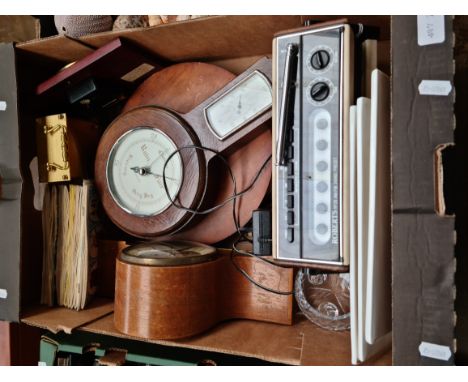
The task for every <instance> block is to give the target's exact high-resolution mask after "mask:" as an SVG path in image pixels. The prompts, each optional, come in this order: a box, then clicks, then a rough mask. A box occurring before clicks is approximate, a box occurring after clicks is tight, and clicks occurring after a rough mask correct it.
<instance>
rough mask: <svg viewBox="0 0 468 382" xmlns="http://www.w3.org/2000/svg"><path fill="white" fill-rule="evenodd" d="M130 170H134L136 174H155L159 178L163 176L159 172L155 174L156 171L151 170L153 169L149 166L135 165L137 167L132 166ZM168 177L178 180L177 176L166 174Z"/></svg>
mask: <svg viewBox="0 0 468 382" xmlns="http://www.w3.org/2000/svg"><path fill="white" fill-rule="evenodd" d="M130 170H132V171H133V172H135V173H136V174H138V175H142V176H145V175H153V176H155V177H157V178H162V177H163V176H162V175H159V174H155V173H154V172H151V169H150V168H149V167H138V166H135V167H130ZM165 178H166V179H169V180H173V181H177V179H175V178H171V177H170V176H167V175H166V176H165Z"/></svg>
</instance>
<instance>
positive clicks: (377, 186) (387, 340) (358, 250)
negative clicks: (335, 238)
mask: <svg viewBox="0 0 468 382" xmlns="http://www.w3.org/2000/svg"><path fill="white" fill-rule="evenodd" d="M370 82H371V96H370V98H366V97H361V98H358V100H357V103H356V106H352V107H351V110H350V116H351V123H350V142H349V144H350V148H351V150H350V158H349V160H350V166H351V173H350V179H353V180H354V182H355V183H354V185H353V183H351V184H352V186H351V190H350V192H351V194H350V197H351V199H352V202H351V208H352V209H355V213H354V214H353V211H351V216H355V217H356V222H355V223H356V224H355V225H354V226H355V228H353V229H352V232H351V256H350V288H351V291H350V296H351V347H352V352H351V353H352V362H353V363H358V362H364V361H365V360H367V359H368V358H370V357H371V356H372V355H374V354H376V353H378V352H381V351H383V350H385V349H387V348H388V347H389V346H390V345H391V330H392V326H391V233H390V230H391V185H390V83H389V77H388V76H387V75H386V74H384V73H382V72H381V71H379V70H378V69H375V70H373V71H372V74H371V81H370ZM353 152H354V153H355V155H354V154H352V153H353ZM351 226H353V224H351Z"/></svg>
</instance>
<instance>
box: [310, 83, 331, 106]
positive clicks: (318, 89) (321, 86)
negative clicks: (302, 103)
mask: <svg viewBox="0 0 468 382" xmlns="http://www.w3.org/2000/svg"><path fill="white" fill-rule="evenodd" d="M329 94H330V87H329V86H328V85H327V84H326V83H325V82H317V83H316V84H314V85H313V86H312V89H310V96H311V97H312V99H313V100H314V101H316V102H321V101H323V100H325V99H326V98H327V97H328V95H329Z"/></svg>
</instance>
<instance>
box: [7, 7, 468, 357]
mask: <svg viewBox="0 0 468 382" xmlns="http://www.w3.org/2000/svg"><path fill="white" fill-rule="evenodd" d="M333 18H336V17H319V16H311V17H307V16H214V17H206V18H202V19H196V20H191V21H187V22H179V23H174V24H168V25H161V26H157V27H153V28H147V29H135V30H128V31H123V32H110V33H102V34H97V35H93V36H87V37H83V38H82V41H83V42H84V44H82V43H80V41H76V40H71V39H67V38H65V37H54V38H49V39H44V40H38V41H31V42H28V43H23V44H18V45H17V46H16V47H15V48H13V47H12V46H11V45H1V46H0V65H1V67H0V69H2V70H0V77H1V78H0V79H1V81H2V84H7V86H2V88H1V90H0V100H6V101H7V103H8V108H7V110H6V112H0V124H1V125H2V132H1V134H0V137H1V139H0V148H1V149H0V163H1V164H2V165H3V164H4V163H6V164H7V165H8V166H9V167H11V168H15V169H17V170H18V173H19V172H20V173H21V182H22V193H21V198H20V199H17V200H14V201H9V202H7V203H6V202H3V201H2V202H1V203H0V216H1V217H2V218H3V216H8V225H5V224H4V223H3V221H2V226H1V228H0V242H1V243H2V250H1V256H2V266H1V267H0V288H1V289H3V290H6V294H7V298H0V318H2V319H7V320H11V321H18V320H21V321H23V322H24V323H27V324H29V325H33V326H38V327H41V328H45V329H48V330H50V331H52V332H58V331H62V330H63V331H65V332H66V333H71V332H72V331H76V330H79V331H84V332H90V333H98V334H106V335H110V336H113V337H122V338H128V337H127V336H125V335H123V334H121V333H119V332H117V331H116V329H115V328H114V325H113V316H112V310H113V304H112V301H110V300H108V299H99V298H98V299H95V300H94V302H93V303H92V304H91V306H90V307H89V309H86V310H84V311H81V312H75V311H71V310H68V309H65V308H47V307H43V306H39V297H40V285H41V265H42V259H41V253H42V240H41V220H40V214H39V213H38V212H37V211H35V210H34V208H33V205H32V199H33V192H34V191H33V186H32V182H31V177H30V175H29V168H28V166H29V163H30V161H31V160H32V158H33V157H34V156H35V151H36V149H35V142H34V116H35V115H36V114H37V112H38V110H35V107H34V102H32V100H33V97H32V94H33V89H34V88H35V86H36V85H37V84H38V83H40V82H41V81H43V80H44V79H46V78H48V77H49V76H50V75H51V74H53V73H54V72H55V71H56V70H57V69H58V68H60V67H61V66H63V64H64V63H67V62H71V61H74V60H76V59H79V58H81V57H83V56H85V55H86V54H88V53H89V52H90V51H91V50H92V49H91V48H90V46H95V47H99V46H102V45H103V44H105V43H107V42H109V41H111V40H112V39H113V38H115V37H116V36H123V37H125V38H127V39H129V40H131V41H133V42H135V43H137V44H139V45H141V46H142V47H143V48H146V49H147V50H149V51H151V52H153V53H155V54H157V55H158V56H161V57H163V58H165V59H168V60H170V61H173V62H181V61H194V60H202V61H208V62H213V63H216V64H218V65H221V66H223V67H225V68H227V69H228V70H231V71H233V72H235V73H239V72H241V71H242V70H243V69H245V68H246V67H248V66H249V65H250V64H251V63H253V62H254V61H255V60H256V58H257V57H259V56H262V55H268V54H271V47H272V37H273V35H274V33H276V32H279V31H283V30H286V29H291V28H296V27H299V26H301V25H302V24H303V22H304V20H305V19H312V20H327V19H333ZM349 21H350V22H363V23H365V24H368V25H374V26H378V27H380V30H381V36H380V38H381V40H382V41H387V40H389V39H390V31H391V32H392V54H393V55H392V62H391V64H392V74H393V107H392V112H393V134H392V139H393V143H392V155H393V162H392V163H393V174H394V175H393V190H394V206H393V207H394V237H393V243H394V244H393V276H394V277H393V292H394V299H393V304H394V312H393V326H394V349H393V351H394V358H393V362H394V363H395V364H423V363H431V364H434V363H438V361H435V360H432V359H429V360H428V359H426V357H424V358H423V357H421V356H420V355H419V353H418V346H419V344H420V341H421V340H425V339H426V340H427V341H433V343H435V344H441V345H446V346H449V348H450V350H451V352H453V351H455V348H454V346H453V339H454V337H453V327H454V322H453V319H452V318H453V314H454V309H453V293H450V292H449V290H450V291H452V290H453V287H454V269H455V268H454V241H453V238H454V219H453V217H452V218H451V217H439V216H438V215H435V213H434V200H435V196H434V193H433V191H432V190H434V179H435V173H437V171H436V172H434V165H433V163H434V161H433V151H434V148H435V146H434V144H435V143H437V144H438V143H450V142H453V137H452V135H451V134H450V131H449V130H450V129H452V130H451V132H452V134H453V112H452V109H451V107H452V104H453V97H448V98H447V99H445V100H444V101H443V102H445V103H443V104H444V107H443V108H442V107H441V105H439V104H438V103H437V102H436V103H435V104H434V101H431V100H427V99H422V100H421V99H419V97H417V94H416V92H417V85H418V80H420V79H423V78H422V77H421V76H423V77H424V76H428V75H431V76H430V77H427V79H435V78H438V77H437V76H436V77H434V76H435V74H437V75H442V74H443V77H442V78H441V79H445V80H451V79H452V77H451V76H453V65H452V60H453V45H452V42H453V40H452V34H451V30H452V18H451V17H445V27H446V30H445V32H446V33H445V36H446V37H447V38H446V39H445V40H444V42H443V43H442V45H441V46H439V47H437V49H439V50H437V49H436V47H435V45H434V47H433V48H434V49H436V50H437V51H438V55H439V57H438V59H437V60H436V59H435V58H434V59H433V60H432V61H431V60H430V59H428V58H431V57H432V54H433V53H430V54H429V52H428V51H429V50H431V49H432V48H428V49H418V48H417V47H415V46H414V41H415V39H416V38H417V37H416V36H417V28H416V17H414V16H413V17H408V18H405V17H395V18H393V20H391V19H390V17H387V16H353V17H350V18H349ZM462 24H463V22H462ZM386 46H388V45H386ZM422 51H424V55H423V56H421V54H423V53H422ZM434 65H435V66H434ZM31 68H34V70H32V69H31ZM451 70H452V72H451ZM437 71H438V72H437ZM432 75H434V76H432ZM15 79H16V80H15ZM452 83H453V82H452ZM5 89H8V90H7V91H6V90H5ZM415 100H416V101H415ZM16 105H18V109H17V108H16ZM428 108H429V109H428ZM431 113H433V114H434V116H436V117H437V118H436V119H433V118H432V119H431V118H427V116H430V115H431ZM421 116H422V117H425V118H423V119H422V120H420V119H421ZM434 121H435V122H434ZM411 145H413V146H411ZM4 148H5V150H9V152H8V155H6V154H4ZM415 150H417V151H415ZM408 158H410V159H412V161H410V162H409V163H408V161H407V160H408ZM419 162H421V163H419ZM408 182H409V183H408ZM416 182H419V183H418V184H420V186H416ZM408 187H409V188H408ZM421 209H422V210H421ZM408 232H410V233H411V234H408ZM432 232H434V235H435V234H437V239H436V236H433V235H432V234H430V233H432ZM431 238H433V240H430V239H431ZM421 248H422V250H421ZM422 260H425V261H424V262H423V263H421V261H422ZM420 264H424V266H425V268H424V269H422V268H420V267H419V265H420ZM4 294H5V293H4ZM416 318H417V319H416ZM447 320H448V323H447ZM439 323H440V325H444V329H443V330H442V331H438V325H439ZM431 325H432V326H431ZM427 333H429V334H431V335H432V334H435V333H437V337H435V336H434V337H431V335H429V336H428V335H426V334H427ZM423 334H424V335H423ZM151 342H155V343H157V344H160V345H165V346H171V347H178V348H191V349H199V350H205V351H213V352H221V353H229V354H235V355H239V356H247V357H255V358H257V359H262V360H266V361H270V362H277V363H284V364H291V365H301V364H302V365H304V364H306V365H342V364H350V336H349V332H330V331H324V330H322V329H320V328H318V327H316V326H314V325H313V324H312V323H310V322H309V321H307V320H306V319H305V318H304V317H303V316H300V315H299V316H298V317H297V318H296V322H295V324H294V325H293V326H291V327H288V326H280V325H274V324H267V323H261V322H254V321H245V320H234V321H230V322H225V323H222V324H220V325H218V326H216V327H215V328H214V329H213V330H211V331H209V332H207V333H204V334H202V335H199V336H195V337H193V338H189V339H186V340H178V341H151ZM450 362H453V357H452V358H451V359H450V360H449V361H448V363H450ZM369 363H372V364H390V363H391V360H390V354H386V355H384V356H383V357H382V356H381V357H378V358H375V359H373V360H371V361H370V362H369Z"/></svg>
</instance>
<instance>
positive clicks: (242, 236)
mask: <svg viewBox="0 0 468 382" xmlns="http://www.w3.org/2000/svg"><path fill="white" fill-rule="evenodd" d="M186 149H195V150H202V151H209V152H212V153H214V154H215V156H217V157H219V158H220V159H221V160H222V162H223V163H224V165H225V166H226V167H227V169H228V171H229V176H230V177H231V181H232V183H233V194H232V196H230V197H229V198H227V199H225V200H224V201H223V202H221V203H219V204H217V205H215V206H213V207H211V208H207V209H205V210H202V211H200V210H194V209H192V208H188V207H185V206H182V205H181V204H178V203H176V201H175V199H173V198H172V197H171V195H170V194H169V189H168V187H167V182H166V168H167V164H168V163H169V161H170V160H171V159H172V157H173V156H174V155H176V154H178V153H180V152H181V151H182V150H186ZM270 161H271V154H270V156H269V157H268V158H267V159H266V160H265V162H264V163H263V164H262V166H261V167H260V169H259V170H258V172H257V173H256V174H255V177H254V178H253V179H252V181H251V182H250V184H249V185H248V186H247V187H246V188H245V189H243V190H242V191H241V192H239V193H238V192H237V182H236V177H235V176H234V173H233V172H232V168H231V166H230V165H229V162H228V161H227V159H226V158H225V157H224V156H222V155H221V154H220V153H219V152H218V151H216V150H213V149H211V148H209V147H204V146H199V145H187V146H182V147H179V148H178V149H177V150H175V151H173V152H172V153H171V155H169V156H168V157H167V159H166V161H165V162H164V166H163V171H162V180H163V185H164V191H165V192H166V196H167V198H168V199H169V201H170V202H171V205H173V206H174V207H176V208H178V209H181V210H183V211H187V212H190V213H192V214H196V215H206V214H209V213H211V212H213V211H216V210H218V209H220V208H221V207H224V206H225V205H226V204H227V203H229V202H230V201H232V202H233V203H232V207H233V208H232V217H233V220H234V225H235V226H236V230H237V233H238V235H239V236H238V238H237V240H236V241H235V242H234V243H233V244H232V249H231V262H232V264H233V265H234V267H235V268H236V269H237V271H239V272H240V273H241V274H242V275H243V276H244V277H245V278H246V279H247V280H248V281H249V282H251V283H252V284H254V285H255V286H257V287H258V288H261V289H263V290H265V291H267V292H271V293H274V294H278V295H282V296H289V295H292V294H293V293H294V291H288V292H283V291H278V290H275V289H271V288H269V287H266V286H264V285H261V284H259V283H258V282H256V281H255V280H254V279H252V277H250V275H249V274H248V273H247V272H246V271H245V270H244V269H242V268H241V267H240V266H239V264H237V262H236V261H235V257H236V256H238V255H241V256H250V257H253V258H255V259H257V260H260V261H263V262H265V263H268V264H270V265H272V266H275V267H280V268H283V267H282V266H281V265H278V264H275V263H273V262H272V261H270V260H267V259H265V258H262V257H260V256H256V255H254V254H253V253H251V252H247V251H242V250H239V249H238V248H237V247H236V245H237V244H238V243H240V242H244V241H248V242H252V240H250V239H249V238H248V237H246V235H245V233H244V232H242V230H241V226H240V221H239V219H240V217H239V216H238V215H237V213H236V202H237V199H238V198H240V197H241V196H242V195H244V194H246V193H247V192H249V191H250V190H251V189H252V188H253V186H254V185H255V183H256V182H257V180H258V178H259V177H260V175H261V173H262V172H263V170H264V169H265V168H266V166H267V165H268V162H270ZM207 170H208V169H207ZM207 182H208V171H205V184H207Z"/></svg>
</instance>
